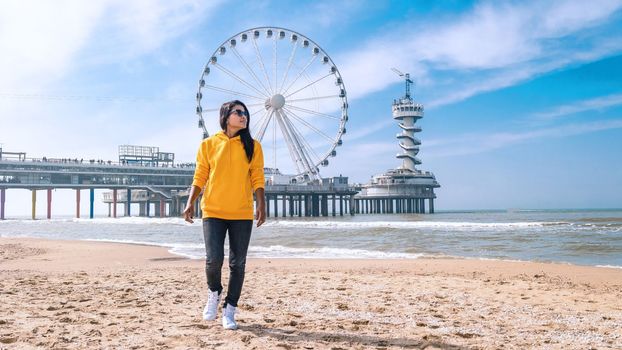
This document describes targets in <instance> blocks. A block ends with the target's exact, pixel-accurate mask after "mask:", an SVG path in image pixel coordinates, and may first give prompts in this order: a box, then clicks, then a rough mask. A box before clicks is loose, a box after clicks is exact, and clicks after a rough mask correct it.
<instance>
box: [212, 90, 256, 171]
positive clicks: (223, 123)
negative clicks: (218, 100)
mask: <svg viewBox="0 0 622 350" xmlns="http://www.w3.org/2000/svg"><path fill="white" fill-rule="evenodd" d="M235 106H242V107H243V108H244V110H245V111H246V114H247V116H246V128H244V129H241V130H240V131H238V132H237V134H235V136H238V135H240V140H242V146H244V152H246V158H248V161H249V162H250V161H251V159H253V153H254V151H255V142H254V141H253V138H252V137H251V129H250V125H251V116H250V113H249V112H248V108H246V105H245V104H244V103H243V102H242V101H239V100H233V101H229V102H225V103H223V104H222V106H221V107H220V127H221V128H222V129H223V130H227V121H228V120H229V115H230V114H231V111H232V110H233V107H235Z"/></svg>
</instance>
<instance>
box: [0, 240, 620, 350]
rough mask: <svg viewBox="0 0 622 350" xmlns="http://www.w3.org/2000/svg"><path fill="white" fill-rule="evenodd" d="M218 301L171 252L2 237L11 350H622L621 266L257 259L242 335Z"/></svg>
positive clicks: (0, 269) (0, 271) (3, 311)
mask: <svg viewBox="0 0 622 350" xmlns="http://www.w3.org/2000/svg"><path fill="white" fill-rule="evenodd" d="M227 274H228V271H227V268H225V269H224V271H223V275H224V276H225V277H226V276H227ZM226 282H227V281H226V278H225V280H224V281H223V283H224V284H225V286H226ZM206 293H207V287H206V283H205V274H204V261H202V260H189V259H185V258H181V257H179V256H175V255H171V254H169V253H168V252H167V250H166V249H165V248H160V247H152V246H139V245H124V244H115V243H100V242H85V241H56V240H40V239H26V238H0V298H1V308H0V349H5V348H6V349H35V348H42V349H47V348H51V349H56V348H58V349H61V348H65V349H87V348H88V349H98V348H110V349H112V348H115V349H116V348H121V349H143V348H149V349H197V348H206V349H212V348H213V349H335V350H336V349H402V348H405V349H525V348H542V349H590V348H594V349H608V348H609V349H620V348H622V270H621V269H611V268H597V267H583V266H573V265H563V264H541V263H527V262H508V261H496V260H462V259H415V260H319V259H318V260H314V259H249V261H248V263H247V274H246V282H245V286H244V289H243V292H242V298H241V300H240V305H239V306H240V307H239V309H240V310H239V314H238V315H237V319H238V322H239V325H240V329H239V330H238V331H225V330H223V329H222V326H221V324H220V319H219V320H217V321H209V322H208V321H203V320H202V318H201V311H202V309H203V306H204V303H205V296H206Z"/></svg>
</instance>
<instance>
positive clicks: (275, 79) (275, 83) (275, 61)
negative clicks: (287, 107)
mask: <svg viewBox="0 0 622 350" xmlns="http://www.w3.org/2000/svg"><path fill="white" fill-rule="evenodd" d="M277 41H278V39H277V36H276V35H274V55H273V56H274V60H273V62H274V64H273V67H272V68H273V72H274V90H273V91H278V90H277V89H278V87H277V84H278V83H279V81H278V80H277V78H276V72H277V58H278V51H277V49H276V46H277V45H276V44H277Z"/></svg>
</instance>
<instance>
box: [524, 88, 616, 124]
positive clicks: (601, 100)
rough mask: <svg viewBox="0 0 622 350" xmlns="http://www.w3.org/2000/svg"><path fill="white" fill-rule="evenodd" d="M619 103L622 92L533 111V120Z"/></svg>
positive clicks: (557, 116)
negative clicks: (542, 110) (536, 111)
mask: <svg viewBox="0 0 622 350" xmlns="http://www.w3.org/2000/svg"><path fill="white" fill-rule="evenodd" d="M621 104H622V94H613V95H608V96H601V97H596V98H592V99H589V100H583V101H577V102H574V103H571V104H567V105H563V106H557V107H554V108H552V109H550V110H548V111H545V112H539V113H534V114H533V117H534V119H535V120H539V121H551V120H554V119H557V118H559V117H563V116H566V115H571V114H575V113H580V112H585V111H592V110H603V109H606V108H609V107H613V106H618V105H621Z"/></svg>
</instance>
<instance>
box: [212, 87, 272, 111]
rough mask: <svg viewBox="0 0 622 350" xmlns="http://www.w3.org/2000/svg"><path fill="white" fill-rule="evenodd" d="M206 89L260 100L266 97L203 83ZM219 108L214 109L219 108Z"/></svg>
mask: <svg viewBox="0 0 622 350" xmlns="http://www.w3.org/2000/svg"><path fill="white" fill-rule="evenodd" d="M205 88H206V89H210V90H214V91H219V92H225V93H228V94H232V95H237V96H245V97H249V98H254V99H257V100H260V101H264V100H265V99H266V98H265V97H259V96H255V95H249V94H245V93H243V92H239V91H233V90H229V89H225V88H221V87H218V86H214V85H205ZM219 109H220V108H218V109H216V110H219Z"/></svg>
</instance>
